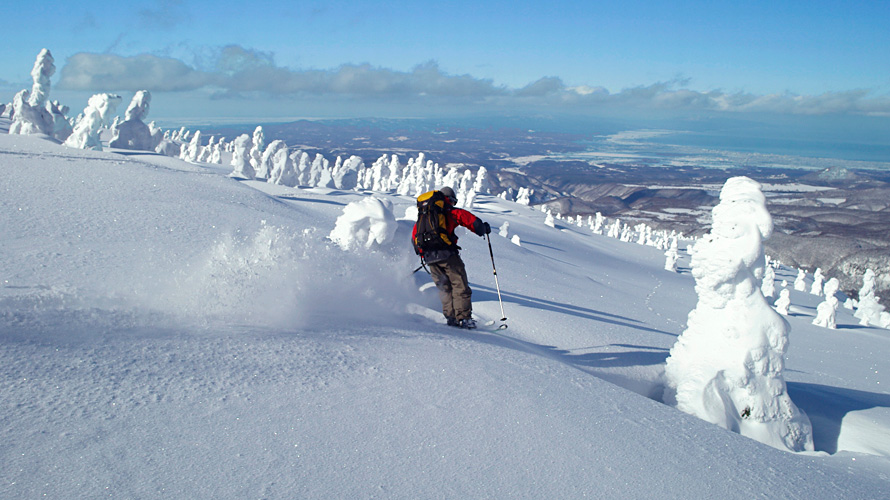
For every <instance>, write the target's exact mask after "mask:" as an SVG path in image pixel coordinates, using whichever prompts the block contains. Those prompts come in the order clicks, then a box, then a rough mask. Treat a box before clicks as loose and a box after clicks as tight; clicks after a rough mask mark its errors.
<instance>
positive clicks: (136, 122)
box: [108, 90, 156, 151]
mask: <svg viewBox="0 0 890 500" xmlns="http://www.w3.org/2000/svg"><path fill="white" fill-rule="evenodd" d="M150 105H151V93H149V92H148V91H147V90H140V91H138V92H136V95H134V96H133V99H132V100H131V101H130V105H129V106H127V110H126V111H125V112H124V117H125V119H124V121H123V122H121V123H119V124H118V126H117V129H116V130H115V134H114V136H113V137H112V138H111V141H110V142H109V143H108V146H109V147H112V148H120V149H133V150H137V151H152V150H154V148H155V146H156V145H155V140H154V138H153V137H152V132H151V129H149V127H148V125H146V124H145V122H144V119H145V118H146V117H147V116H148V110H149V107H150Z"/></svg>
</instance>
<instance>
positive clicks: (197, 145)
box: [179, 130, 201, 163]
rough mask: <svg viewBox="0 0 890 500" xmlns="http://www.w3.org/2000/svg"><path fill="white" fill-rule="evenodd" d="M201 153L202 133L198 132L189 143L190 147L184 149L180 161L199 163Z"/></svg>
mask: <svg viewBox="0 0 890 500" xmlns="http://www.w3.org/2000/svg"><path fill="white" fill-rule="evenodd" d="M200 153H201V131H200V130H198V131H196V132H195V135H193V136H192V139H191V140H190V141H189V143H188V146H186V147H184V148H183V149H182V154H180V155H179V157H180V159H183V160H185V161H190V162H193V163H194V162H196V161H198V155H199V154H200Z"/></svg>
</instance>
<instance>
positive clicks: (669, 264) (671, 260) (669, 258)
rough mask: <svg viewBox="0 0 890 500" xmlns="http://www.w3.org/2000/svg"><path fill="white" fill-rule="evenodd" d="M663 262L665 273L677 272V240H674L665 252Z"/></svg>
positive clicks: (678, 255)
mask: <svg viewBox="0 0 890 500" xmlns="http://www.w3.org/2000/svg"><path fill="white" fill-rule="evenodd" d="M664 256H665V261H664V269H665V271H673V272H677V261H678V260H679V259H680V254H679V252H678V251H677V240H676V238H675V239H674V241H673V243H672V244H671V247H670V248H669V249H668V251H667V252H665V253H664Z"/></svg>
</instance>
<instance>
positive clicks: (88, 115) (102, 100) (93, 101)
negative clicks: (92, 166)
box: [65, 94, 121, 151]
mask: <svg viewBox="0 0 890 500" xmlns="http://www.w3.org/2000/svg"><path fill="white" fill-rule="evenodd" d="M120 101H121V96H119V95H115V94H95V95H93V96H92V97H90V100H89V101H88V103H87V107H86V108H85V109H84V110H83V117H82V118H81V119H80V121H78V122H77V125H75V126H74V131H73V132H71V135H70V136H68V139H67V140H66V141H65V145H66V146H68V147H72V148H79V149H95V150H97V151H101V150H102V143H101V142H100V140H99V131H100V130H101V129H102V127H103V126H107V125H108V122H109V121H110V120H111V117H112V116H114V112H115V110H116V109H117V105H118V103H120Z"/></svg>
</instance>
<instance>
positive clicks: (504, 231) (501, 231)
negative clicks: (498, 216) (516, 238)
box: [498, 221, 510, 238]
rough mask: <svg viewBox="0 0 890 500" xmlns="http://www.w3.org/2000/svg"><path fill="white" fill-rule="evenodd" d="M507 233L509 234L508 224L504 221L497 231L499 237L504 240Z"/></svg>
mask: <svg viewBox="0 0 890 500" xmlns="http://www.w3.org/2000/svg"><path fill="white" fill-rule="evenodd" d="M509 233H510V222H509V221H504V223H503V224H501V228H500V229H499V230H498V234H499V235H501V236H502V237H504V238H506V237H507V236H508V235H509Z"/></svg>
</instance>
